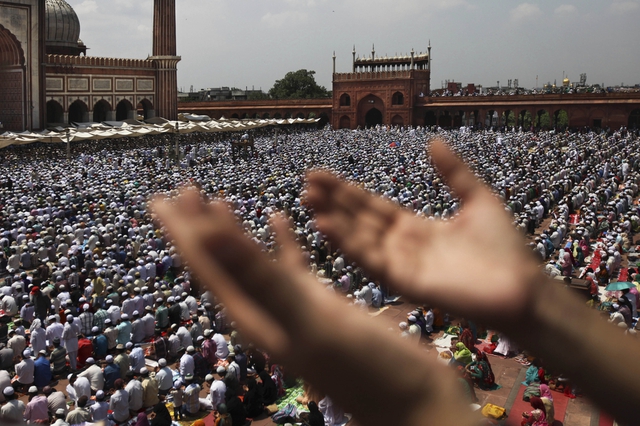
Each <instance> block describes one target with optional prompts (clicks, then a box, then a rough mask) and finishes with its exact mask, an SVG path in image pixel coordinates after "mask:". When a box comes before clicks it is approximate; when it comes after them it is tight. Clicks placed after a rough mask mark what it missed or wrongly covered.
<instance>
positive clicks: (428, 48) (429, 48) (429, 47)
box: [427, 39, 431, 71]
mask: <svg viewBox="0 0 640 426" xmlns="http://www.w3.org/2000/svg"><path fill="white" fill-rule="evenodd" d="M427 50H428V52H429V58H428V59H429V71H431V39H429V46H428V47H427Z"/></svg>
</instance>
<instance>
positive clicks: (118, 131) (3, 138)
mask: <svg viewBox="0 0 640 426" xmlns="http://www.w3.org/2000/svg"><path fill="white" fill-rule="evenodd" d="M188 117H192V118H196V119H197V121H183V120H187V119H188ZM202 117H206V116H194V115H191V114H180V119H181V121H166V122H165V123H162V124H142V125H136V124H128V123H126V122H113V121H111V122H104V123H76V124H77V127H76V128H69V129H68V136H67V129H62V128H56V130H55V131H50V130H44V131H42V132H35V133H34V132H21V133H13V132H5V133H3V134H1V135H0V148H4V147H7V146H9V145H25V144H30V143H34V142H43V143H66V142H67V137H68V140H69V141H70V142H74V141H85V140H100V139H116V138H122V137H137V136H146V135H157V134H161V133H193V132H202V133H211V132H240V131H245V130H250V129H257V128H260V127H266V126H284V125H290V124H314V123H317V122H318V121H320V119H319V118H313V119H303V118H287V119H264V120H263V119H250V120H228V119H225V118H221V119H219V120H208V121H202ZM207 118H208V117H207Z"/></svg>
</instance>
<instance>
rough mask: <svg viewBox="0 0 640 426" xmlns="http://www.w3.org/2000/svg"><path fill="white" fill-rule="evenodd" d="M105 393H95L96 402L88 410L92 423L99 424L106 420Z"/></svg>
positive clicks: (107, 404) (106, 403)
mask: <svg viewBox="0 0 640 426" xmlns="http://www.w3.org/2000/svg"><path fill="white" fill-rule="evenodd" d="M105 397H106V395H105V393H104V391H102V390H99V391H98V392H96V400H95V402H94V403H93V404H91V406H90V407H89V410H90V411H91V418H92V419H93V420H92V421H93V422H94V423H95V422H99V421H102V420H107V416H108V415H109V403H108V402H107V401H105Z"/></svg>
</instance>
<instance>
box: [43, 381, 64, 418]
mask: <svg viewBox="0 0 640 426" xmlns="http://www.w3.org/2000/svg"><path fill="white" fill-rule="evenodd" d="M42 393H44V396H46V397H47V406H48V408H49V416H51V417H53V416H54V415H55V414H56V412H57V411H58V410H59V409H63V410H64V418H66V417H67V412H68V410H69V409H68V405H67V395H65V394H64V392H60V391H59V390H57V389H56V388H54V387H51V386H45V387H44V389H43V390H42Z"/></svg>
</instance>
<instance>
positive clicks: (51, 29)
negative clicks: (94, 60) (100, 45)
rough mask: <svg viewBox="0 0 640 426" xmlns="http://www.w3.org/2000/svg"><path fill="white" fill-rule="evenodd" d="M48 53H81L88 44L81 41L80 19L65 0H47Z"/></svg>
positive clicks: (84, 51)
mask: <svg viewBox="0 0 640 426" xmlns="http://www.w3.org/2000/svg"><path fill="white" fill-rule="evenodd" d="M45 14H46V45H47V53H49V54H57V55H76V56H77V55H80V53H86V46H84V43H82V42H80V20H79V19H78V15H76V12H75V10H73V8H72V7H71V6H70V5H69V3H67V2H66V1H65V0H46V9H45Z"/></svg>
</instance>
